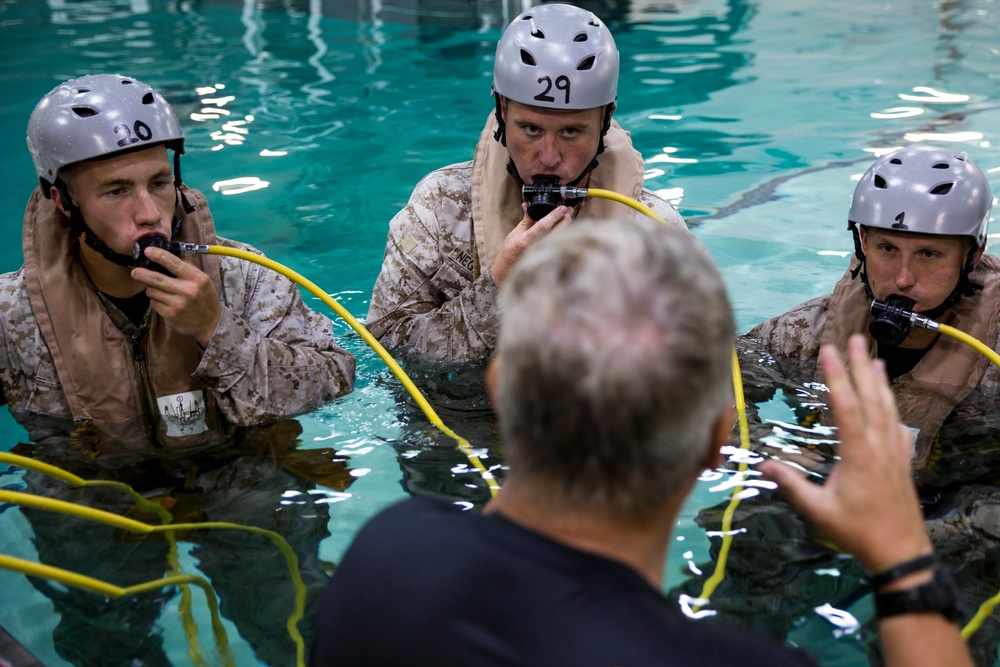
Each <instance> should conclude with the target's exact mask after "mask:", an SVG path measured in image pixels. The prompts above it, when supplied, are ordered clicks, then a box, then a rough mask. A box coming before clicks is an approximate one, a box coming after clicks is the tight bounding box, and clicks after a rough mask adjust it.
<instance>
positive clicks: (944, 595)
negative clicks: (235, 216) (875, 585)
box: [875, 567, 963, 621]
mask: <svg viewBox="0 0 1000 667" xmlns="http://www.w3.org/2000/svg"><path fill="white" fill-rule="evenodd" d="M961 599H962V590H961V589H960V588H959V587H958V584H957V583H955V577H954V575H952V573H951V570H949V569H948V568H946V567H939V568H938V569H937V570H935V571H934V578H933V579H932V580H931V581H928V582H927V583H926V584H921V585H919V586H914V587H913V588H907V589H906V590H902V591H891V592H888V593H876V594H875V613H876V614H877V615H878V617H879V618H886V617H888V616H895V615H896V614H914V613H920V612H936V613H938V614H942V615H943V616H944V617H945V618H947V619H948V620H949V621H960V620H961V619H962V616H963V614H962V606H961Z"/></svg>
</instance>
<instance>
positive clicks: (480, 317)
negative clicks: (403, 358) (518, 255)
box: [367, 165, 500, 360]
mask: <svg viewBox="0 0 1000 667" xmlns="http://www.w3.org/2000/svg"><path fill="white" fill-rule="evenodd" d="M469 172H471V166H469V167H468V168H466V167H465V165H456V166H453V167H450V168H445V169H442V170H438V171H436V172H433V173H431V174H429V175H428V176H427V177H425V178H424V179H423V180H422V181H421V182H420V184H418V185H417V187H416V189H415V190H414V191H413V194H412V195H411V197H410V201H409V202H408V203H407V205H406V207H405V208H404V209H402V210H401V211H400V212H399V213H397V214H396V216H395V217H393V219H392V221H391V222H390V223H389V235H388V239H387V240H386V248H385V256H384V258H383V262H382V270H381V271H380V272H379V275H378V279H377V280H376V281H375V287H374V290H373V291H372V298H371V305H370V307H369V310H368V318H367V323H368V329H369V331H371V333H372V335H374V336H375V337H376V338H378V339H379V341H380V342H381V343H382V344H383V345H385V346H386V347H388V348H393V349H396V350H400V351H403V352H406V353H412V354H414V355H416V356H419V357H421V358H425V359H433V360H471V359H481V358H484V357H486V356H488V355H489V353H490V352H491V351H492V350H493V347H494V345H495V343H496V337H497V332H498V321H499V313H498V309H499V306H498V299H499V293H500V290H499V288H498V287H497V284H496V282H495V281H494V280H493V273H492V271H491V270H489V269H487V270H485V271H483V272H482V273H481V274H480V275H479V276H478V277H475V278H474V277H473V259H472V223H471V220H470V218H469V216H470V211H471V202H470V201H469V198H470V196H471V195H470V193H471V185H470V184H469V178H470V175H469Z"/></svg>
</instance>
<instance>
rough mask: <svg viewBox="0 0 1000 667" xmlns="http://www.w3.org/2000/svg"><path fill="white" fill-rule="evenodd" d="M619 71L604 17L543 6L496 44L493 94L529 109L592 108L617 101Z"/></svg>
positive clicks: (575, 9) (526, 15)
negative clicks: (603, 20)
mask: <svg viewBox="0 0 1000 667" xmlns="http://www.w3.org/2000/svg"><path fill="white" fill-rule="evenodd" d="M618 67H619V64H618V49H617V48H616V46H615V40H614V38H613V37H612V36H611V31H610V30H608V28H607V26H605V25H604V23H603V22H602V21H601V20H600V19H598V18H597V17H596V16H594V15H593V14H592V13H591V12H588V11H586V10H584V9H580V8H579V7H573V6H572V5H558V4H553V5H540V6H538V7H535V8H533V9H530V10H528V11H526V12H524V13H522V14H521V15H519V16H518V17H517V18H515V19H514V20H513V21H511V23H510V25H509V26H507V29H506V30H505V31H504V34H503V36H502V37H501V38H500V41H499V42H498V43H497V51H496V59H495V61H494V64H493V92H494V93H495V94H499V95H502V96H503V97H505V98H507V99H510V100H514V101H515V102H520V103H521V104H527V105H531V106H537V107H545V108H549V109H560V110H566V111H576V110H582V109H594V108H597V107H603V106H605V105H607V104H611V103H612V102H614V101H615V98H616V97H617V95H618Z"/></svg>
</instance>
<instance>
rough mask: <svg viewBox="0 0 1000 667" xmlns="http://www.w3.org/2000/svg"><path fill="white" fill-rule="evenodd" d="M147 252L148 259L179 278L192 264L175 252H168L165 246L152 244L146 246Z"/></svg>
mask: <svg viewBox="0 0 1000 667" xmlns="http://www.w3.org/2000/svg"><path fill="white" fill-rule="evenodd" d="M145 253H146V258H147V259H150V260H152V261H154V262H156V263H157V264H159V265H160V266H162V267H163V268H165V269H167V270H168V271H170V273H172V274H174V275H175V276H177V277H178V278H180V277H182V274H183V272H184V270H185V269H186V268H187V267H189V266H190V265H189V264H188V263H187V262H185V261H184V260H183V259H181V258H180V257H178V256H177V255H175V254H173V253H170V252H167V251H166V250H164V249H163V248H155V247H152V246H150V247H148V248H146V250H145ZM192 268H193V267H192Z"/></svg>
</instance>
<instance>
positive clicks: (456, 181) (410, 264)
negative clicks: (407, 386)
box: [367, 121, 684, 360]
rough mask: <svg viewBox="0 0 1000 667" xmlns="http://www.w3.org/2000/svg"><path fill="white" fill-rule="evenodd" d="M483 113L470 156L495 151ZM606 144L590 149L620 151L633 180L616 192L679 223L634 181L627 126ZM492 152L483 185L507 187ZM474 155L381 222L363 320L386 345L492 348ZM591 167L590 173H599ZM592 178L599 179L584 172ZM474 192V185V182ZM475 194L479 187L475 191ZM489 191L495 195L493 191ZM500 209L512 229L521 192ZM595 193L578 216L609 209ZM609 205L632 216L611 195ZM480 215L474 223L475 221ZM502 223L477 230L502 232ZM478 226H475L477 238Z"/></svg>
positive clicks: (468, 353)
mask: <svg viewBox="0 0 1000 667" xmlns="http://www.w3.org/2000/svg"><path fill="white" fill-rule="evenodd" d="M492 132H493V126H492V125H491V124H490V121H488V122H487V126H486V128H485V129H484V131H483V134H482V137H481V139H480V144H479V147H478V148H477V156H476V160H482V159H483V153H484V152H485V151H494V150H496V151H500V150H501V149H500V148H499V144H496V142H494V141H493V139H492ZM606 143H607V150H606V151H605V154H602V156H601V157H600V158H599V160H601V161H602V165H607V164H614V158H615V157H616V156H617V155H626V156H628V157H629V158H630V159H632V160H633V161H634V162H635V163H636V164H637V167H633V171H634V172H636V173H635V176H634V177H633V178H632V182H633V183H634V185H633V186H632V187H630V191H629V192H626V193H625V194H627V195H629V196H633V193H638V197H637V198H638V200H639V201H640V202H641V203H642V204H645V205H646V206H648V207H649V208H651V209H653V210H654V211H655V212H656V213H658V214H659V215H660V216H662V217H663V218H665V219H666V220H667V221H668V222H671V223H673V224H676V225H679V226H682V227H683V226H684V221H683V219H682V218H681V216H680V214H678V213H677V211H676V210H675V209H674V208H673V207H672V206H671V205H670V204H668V203H667V202H665V201H664V200H663V199H661V198H659V197H657V196H656V195H655V194H653V193H652V192H650V191H649V190H646V189H643V188H642V158H641V156H639V154H638V152H637V151H635V149H633V148H632V144H631V140H629V139H628V134H627V133H625V132H624V131H622V130H621V129H620V128H618V126H617V124H614V126H613V129H612V132H610V133H609V137H608V140H607V141H606ZM502 152H503V156H499V157H498V159H497V160H495V165H494V166H493V167H491V169H492V172H491V174H489V175H488V176H487V177H486V178H485V179H481V180H484V181H486V185H485V186H483V187H484V188H489V187H498V188H507V189H510V188H511V187H514V188H516V184H515V182H514V180H513V179H512V178H511V176H510V175H509V174H508V173H507V172H506V169H505V165H506V161H507V159H508V158H507V157H504V156H506V149H502ZM474 162H475V161H470V162H463V163H459V164H454V165H451V166H448V167H444V168H442V169H438V170H436V171H433V172H431V173H430V174H428V175H427V176H425V177H424V178H423V179H422V180H421V181H420V183H418V184H417V187H416V188H415V189H414V191H413V194H412V195H411V196H410V200H409V202H408V203H407V205H406V207H405V208H404V209H403V210H401V211H400V212H399V213H397V214H396V216H395V217H393V219H392V221H391V222H390V223H389V235H388V240H387V242H386V248H385V257H384V259H383V263H382V269H381V272H380V273H379V276H378V279H377V280H376V282H375V287H374V290H373V292H372V297H371V304H370V307H369V310H368V317H367V328H368V330H369V331H371V333H372V335H374V336H375V337H376V338H378V339H379V341H380V342H381V343H382V344H383V345H385V346H386V347H388V348H391V349H395V350H398V351H401V352H404V353H410V354H413V355H414V356H417V357H420V358H424V359H437V360H481V359H485V358H487V357H488V356H489V354H490V353H491V352H492V350H493V347H494V345H495V343H496V337H497V334H498V324H499V306H498V297H499V288H498V287H497V284H496V282H495V281H494V280H493V274H492V272H491V271H490V269H489V264H490V263H492V262H491V261H490V262H487V261H485V260H484V261H482V265H483V267H484V268H482V270H480V259H481V257H480V254H481V253H480V251H478V250H477V244H478V245H480V247H481V246H482V237H483V236H485V233H484V231H482V230H479V231H476V232H474V231H473V228H474V225H475V224H476V223H475V221H474V220H473V196H474V193H473V181H474V178H479V175H478V174H476V175H474V171H475V166H474ZM601 168H602V167H601V166H599V167H598V169H597V170H595V171H594V173H593V176H595V177H597V181H596V182H598V183H599V182H600V174H599V170H600V169H601ZM591 187H602V185H595V181H593V180H592V181H591ZM477 192H478V191H477ZM477 196H478V195H477ZM494 199H496V198H494ZM508 199H509V200H510V201H509V203H508V205H507V206H506V208H509V209H510V210H509V211H507V213H506V218H508V219H509V220H508V221H507V222H505V223H497V224H507V225H509V229H512V228H513V227H514V225H516V224H517V223H518V222H520V220H521V216H522V211H521V209H520V201H521V200H520V196H519V195H517V197H516V198H515V197H509V198H508ZM606 201H607V200H603V201H602V202H599V201H598V200H596V199H586V200H584V202H583V204H582V205H581V206H580V207H579V209H578V212H577V217H587V216H588V215H593V213H592V212H594V211H597V212H598V215H600V214H601V213H602V212H604V211H607V210H609V209H607V208H604V207H603V203H604V202H606ZM611 204H612V205H613V206H615V207H620V208H614V209H612V210H614V211H620V212H621V213H622V214H626V213H628V212H631V213H632V214H633V215H641V214H640V213H637V212H635V211H633V210H632V209H630V208H628V207H626V206H625V205H623V204H619V203H617V202H611ZM479 224H482V222H481V221H480V223H479ZM509 229H506V231H504V230H500V232H497V231H496V230H485V232H490V231H493V232H494V236H498V237H499V238H502V236H503V235H505V234H506V233H507V231H509ZM477 234H478V235H479V236H478V237H477Z"/></svg>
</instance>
